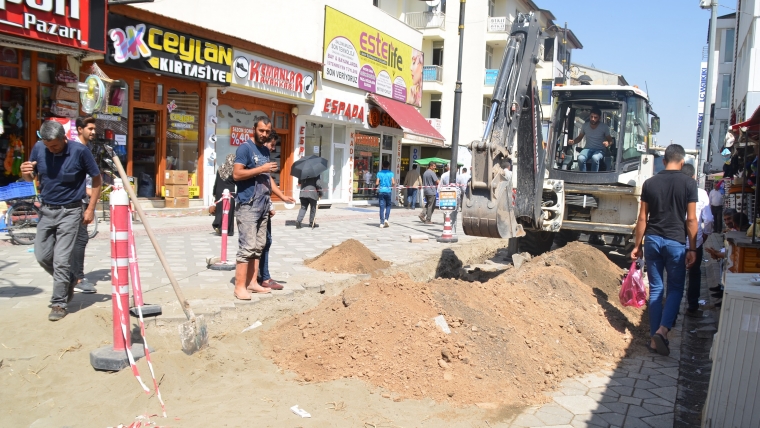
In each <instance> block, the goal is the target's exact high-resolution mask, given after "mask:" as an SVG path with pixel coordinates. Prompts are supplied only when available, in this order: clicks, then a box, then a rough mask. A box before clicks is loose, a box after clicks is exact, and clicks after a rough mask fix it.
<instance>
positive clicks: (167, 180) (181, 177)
mask: <svg viewBox="0 0 760 428" xmlns="http://www.w3.org/2000/svg"><path fill="white" fill-rule="evenodd" d="M164 184H165V185H167V186H168V185H170V184H184V185H185V186H187V171H179V170H171V171H166V174H164ZM182 196H187V195H182Z"/></svg>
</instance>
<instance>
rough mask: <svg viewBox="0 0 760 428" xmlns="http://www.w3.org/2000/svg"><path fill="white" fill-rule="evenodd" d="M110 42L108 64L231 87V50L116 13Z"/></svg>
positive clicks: (111, 19) (111, 21) (110, 27)
mask: <svg viewBox="0 0 760 428" xmlns="http://www.w3.org/2000/svg"><path fill="white" fill-rule="evenodd" d="M1 1H3V0H0V2H1ZM108 39H109V42H108V53H107V54H106V63H107V64H111V65H118V66H121V67H127V68H133V69H136V70H142V71H147V72H151V73H162V74H163V73H165V74H169V75H174V76H179V77H184V78H187V79H192V80H199V81H201V82H209V83H215V84H219V85H229V84H230V80H231V76H230V73H229V71H230V66H231V64H232V47H231V46H228V45H224V44H221V43H217V42H212V41H209V40H205V39H201V38H198V37H194V36H190V35H188V34H184V33H179V32H176V31H172V30H169V29H166V28H162V27H158V26H156V25H153V24H146V23H144V22H140V21H136V20H133V19H130V18H127V17H124V16H121V15H115V14H112V13H110V14H108Z"/></svg>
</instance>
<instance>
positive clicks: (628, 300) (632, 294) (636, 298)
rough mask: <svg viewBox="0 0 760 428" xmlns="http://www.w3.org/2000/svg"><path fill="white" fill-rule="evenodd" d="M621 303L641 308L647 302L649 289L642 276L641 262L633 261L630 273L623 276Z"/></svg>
mask: <svg viewBox="0 0 760 428" xmlns="http://www.w3.org/2000/svg"><path fill="white" fill-rule="evenodd" d="M619 297H620V303H621V304H622V305H623V306H633V307H634V308H640V307H642V306H644V305H646V303H647V290H646V288H645V287H644V280H643V278H642V277H641V269H639V262H638V261H634V262H633V263H631V268H630V269H628V274H626V276H625V278H623V285H622V287H620V295H619Z"/></svg>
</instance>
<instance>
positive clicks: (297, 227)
mask: <svg viewBox="0 0 760 428" xmlns="http://www.w3.org/2000/svg"><path fill="white" fill-rule="evenodd" d="M300 228H301V222H300V221H297V222H296V229H300Z"/></svg>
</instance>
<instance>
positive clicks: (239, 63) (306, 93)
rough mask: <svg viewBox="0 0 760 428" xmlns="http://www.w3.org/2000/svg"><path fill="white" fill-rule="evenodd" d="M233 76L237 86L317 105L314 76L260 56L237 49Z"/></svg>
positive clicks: (303, 70)
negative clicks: (315, 102) (315, 101)
mask: <svg viewBox="0 0 760 428" xmlns="http://www.w3.org/2000/svg"><path fill="white" fill-rule="evenodd" d="M233 56H234V58H235V60H234V61H233V64H232V71H231V75H232V76H233V80H232V83H233V85H234V86H240V87H243V88H246V89H252V90H254V91H258V92H265V93H269V94H274V95H278V96H284V97H288V98H291V99H295V100H298V101H302V102H311V103H313V102H314V90H315V89H316V88H315V86H316V82H315V79H314V73H313V72H311V71H308V70H306V69H302V68H297V67H293V66H291V65H288V64H285V63H282V62H279V61H275V60H273V59H269V58H266V57H263V56H260V55H256V54H252V53H248V52H245V51H241V50H239V49H235V50H234V53H233Z"/></svg>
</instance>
